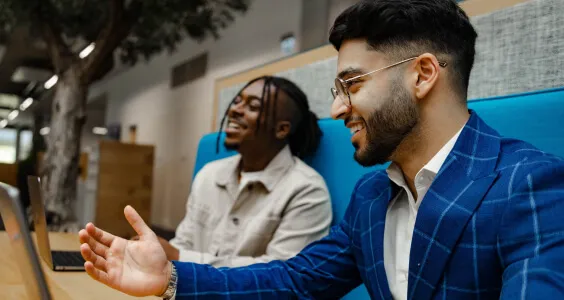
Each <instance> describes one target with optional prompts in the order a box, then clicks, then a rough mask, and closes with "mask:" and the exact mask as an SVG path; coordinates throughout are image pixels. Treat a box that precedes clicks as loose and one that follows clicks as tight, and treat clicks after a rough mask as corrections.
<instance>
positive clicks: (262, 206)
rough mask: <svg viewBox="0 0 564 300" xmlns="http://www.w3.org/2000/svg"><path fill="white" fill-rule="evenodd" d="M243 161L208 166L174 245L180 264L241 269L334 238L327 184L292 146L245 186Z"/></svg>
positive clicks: (250, 176)
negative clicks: (241, 171) (240, 171)
mask: <svg viewBox="0 0 564 300" xmlns="http://www.w3.org/2000/svg"><path fill="white" fill-rule="evenodd" d="M240 159H241V156H240V155H235V156H232V157H229V158H225V159H221V160H217V161H214V162H211V163H208V164H207V165H205V166H204V167H203V168H202V170H201V171H200V172H198V174H197V175H196V177H195V178H194V181H193V183H192V189H191V192H190V196H189V198H188V203H187V208H186V210H187V212H186V216H185V217H184V219H183V220H182V222H181V223H180V225H179V226H178V228H177V230H176V236H175V237H174V239H172V240H171V241H170V243H171V244H172V245H173V246H174V247H176V248H178V249H179V250H180V259H179V260H180V261H187V262H195V263H201V264H210V265H212V266H215V267H223V266H228V267H237V266H246V265H250V264H253V263H260V262H268V261H271V260H276V259H281V260H285V259H288V258H291V257H293V256H294V255H296V254H297V253H298V252H299V251H301V250H302V249H303V248H304V247H305V246H307V245H308V244H309V243H311V242H313V241H315V240H318V239H320V238H322V237H324V236H325V235H327V234H328V232H329V227H330V224H331V221H332V210H331V201H330V197H329V192H328V190H327V186H326V184H325V181H324V180H323V178H322V177H321V175H319V174H318V173H317V172H316V171H315V170H313V169H312V168H311V167H309V166H308V165H306V164H305V163H304V162H302V161H301V160H300V159H298V158H297V157H294V156H292V153H291V152H290V148H289V147H285V148H284V149H283V150H281V151H280V152H279V153H278V154H277V155H276V156H275V157H274V159H273V160H272V161H271V162H270V163H269V164H268V166H267V167H266V168H265V169H264V170H262V171H260V172H253V173H251V174H248V176H247V174H245V175H244V177H243V178H242V179H243V180H241V183H240V182H239V179H238V166H239V162H240Z"/></svg>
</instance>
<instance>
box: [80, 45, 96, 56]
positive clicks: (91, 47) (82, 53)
mask: <svg viewBox="0 0 564 300" xmlns="http://www.w3.org/2000/svg"><path fill="white" fill-rule="evenodd" d="M94 47H95V44H94V43H92V44H90V45H88V46H86V48H84V49H82V51H80V53H79V54H78V56H79V57H80V58H85V57H87V56H88V55H90V53H92V51H94Z"/></svg>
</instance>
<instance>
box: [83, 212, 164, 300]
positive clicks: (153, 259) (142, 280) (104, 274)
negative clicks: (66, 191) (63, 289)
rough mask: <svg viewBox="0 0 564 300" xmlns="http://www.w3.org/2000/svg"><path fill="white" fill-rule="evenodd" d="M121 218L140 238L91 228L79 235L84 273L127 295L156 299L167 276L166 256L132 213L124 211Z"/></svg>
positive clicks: (136, 215) (154, 237)
mask: <svg viewBox="0 0 564 300" xmlns="http://www.w3.org/2000/svg"><path fill="white" fill-rule="evenodd" d="M125 214H126V217H127V219H128V221H129V222H130V223H131V225H132V226H133V228H134V229H135V230H136V231H137V233H138V234H139V236H140V238H139V240H137V241H131V240H126V239H123V238H120V237H116V236H114V235H112V234H110V233H107V232H105V231H103V230H100V229H98V228H96V227H95V226H94V225H92V224H88V225H87V226H86V230H81V231H80V233H79V235H80V240H81V242H82V243H83V245H82V246H81V252H82V255H83V256H84V258H85V259H86V261H87V262H86V264H85V267H86V272H87V273H88V274H89V275H90V276H92V277H93V278H94V279H96V280H98V281H100V282H102V283H104V284H106V285H108V286H110V287H112V288H114V289H117V290H120V291H122V292H124V293H126V294H129V295H133V296H150V295H159V294H161V293H162V292H163V291H164V286H166V284H167V283H168V280H169V278H168V277H169V275H170V274H169V273H170V265H169V262H168V261H167V258H166V254H165V252H164V250H163V248H162V246H161V245H160V243H159V240H158V238H157V236H156V235H155V234H154V233H153V232H152V231H151V230H150V229H149V227H147V225H145V223H144V222H143V220H142V219H141V217H139V215H138V214H137V212H135V210H133V209H132V208H129V211H128V208H126V211H125Z"/></svg>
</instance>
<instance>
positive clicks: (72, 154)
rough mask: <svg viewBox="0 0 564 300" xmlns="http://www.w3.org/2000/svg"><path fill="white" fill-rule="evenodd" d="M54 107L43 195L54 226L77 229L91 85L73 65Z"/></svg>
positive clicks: (59, 85)
mask: <svg viewBox="0 0 564 300" xmlns="http://www.w3.org/2000/svg"><path fill="white" fill-rule="evenodd" d="M55 88H56V90H55V95H54V98H53V104H52V107H51V125H50V129H51V130H50V132H49V135H48V136H47V139H46V142H47V153H46V154H45V158H44V161H43V169H42V172H41V173H42V177H43V195H44V199H45V200H44V201H45V204H46V210H47V213H48V214H49V215H50V217H51V218H49V219H50V221H51V222H50V223H51V224H50V226H49V227H50V229H51V230H56V231H76V230H77V229H78V224H77V222H76V221H77V220H76V215H75V206H76V205H75V204H76V186H77V179H78V175H79V157H80V136H81V133H82V127H83V125H84V123H85V119H86V93H87V89H88V87H87V86H86V85H84V84H82V82H81V81H80V78H79V71H78V67H76V66H71V67H70V68H68V69H67V70H66V71H65V73H63V74H62V75H61V76H60V78H59V81H58V83H57V85H56V87H55Z"/></svg>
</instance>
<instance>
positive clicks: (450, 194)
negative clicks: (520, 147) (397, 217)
mask: <svg viewBox="0 0 564 300" xmlns="http://www.w3.org/2000/svg"><path fill="white" fill-rule="evenodd" d="M499 144H500V137H499V134H498V133H497V132H495V131H494V130H493V129H491V128H490V127H488V126H487V125H486V124H485V123H484V122H483V121H482V120H481V119H480V118H479V117H478V116H477V115H476V114H475V113H474V112H472V114H471V117H470V120H468V122H467V124H466V126H465V128H464V129H463V130H462V133H461V134H460V136H459V138H458V140H457V142H456V145H455V146H454V149H453V150H452V151H451V153H450V154H449V156H448V157H447V160H446V161H445V163H444V164H443V166H442V167H441V170H440V171H439V173H438V174H437V176H436V178H435V180H434V182H433V184H432V185H431V187H430V188H429V190H428V192H427V194H426V195H425V197H424V199H423V200H422V202H421V206H420V207H419V211H418V214H417V219H416V222H415V229H414V232H413V239H412V243H411V252H410V261H409V283H408V299H417V300H420V299H422V300H426V299H430V298H431V297H432V295H433V293H434V291H435V289H436V287H437V285H438V284H439V281H440V280H441V278H442V275H443V271H444V269H445V267H446V265H447V263H448V261H449V259H450V256H451V254H452V252H453V249H454V248H455V247H456V245H457V241H458V239H459V238H460V236H461V235H462V233H463V232H464V229H465V228H466V225H467V223H468V221H469V220H470V219H471V217H472V215H473V214H474V211H475V210H476V208H477V207H478V206H479V205H480V203H481V201H482V199H483V197H484V196H485V194H486V192H487V191H488V190H489V188H490V186H491V184H492V183H493V181H494V179H495V178H496V177H497V172H495V166H496V164H497V158H498V154H499V147H500V145H499Z"/></svg>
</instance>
